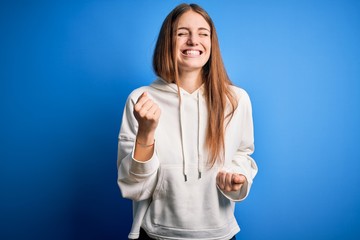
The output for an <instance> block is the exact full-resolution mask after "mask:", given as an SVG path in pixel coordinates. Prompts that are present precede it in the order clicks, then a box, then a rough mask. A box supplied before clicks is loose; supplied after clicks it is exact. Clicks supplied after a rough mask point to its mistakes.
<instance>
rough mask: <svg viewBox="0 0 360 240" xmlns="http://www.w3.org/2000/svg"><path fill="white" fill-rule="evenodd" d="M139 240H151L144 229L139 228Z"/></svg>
mask: <svg viewBox="0 0 360 240" xmlns="http://www.w3.org/2000/svg"><path fill="white" fill-rule="evenodd" d="M138 239H139V240H152V239H153V238H151V237H149V235H147V233H146V232H145V230H144V229H142V228H140V236H139V238H138ZM229 240H236V237H235V236H233V237H232V238H231V239H229Z"/></svg>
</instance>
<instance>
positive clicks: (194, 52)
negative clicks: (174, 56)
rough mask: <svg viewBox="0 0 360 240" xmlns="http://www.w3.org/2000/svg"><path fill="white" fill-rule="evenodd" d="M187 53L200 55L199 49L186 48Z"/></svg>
mask: <svg viewBox="0 0 360 240" xmlns="http://www.w3.org/2000/svg"><path fill="white" fill-rule="evenodd" d="M185 54H186V55H191V56H198V55H200V51H197V50H186V51H185Z"/></svg>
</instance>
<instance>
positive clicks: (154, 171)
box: [117, 78, 257, 240]
mask: <svg viewBox="0 0 360 240" xmlns="http://www.w3.org/2000/svg"><path fill="white" fill-rule="evenodd" d="M230 88H231V89H232V91H233V92H234V93H235V95H236V96H237V99H238V107H237V109H236V110H235V113H234V115H233V117H232V119H231V121H230V122H229V123H228V125H227V126H226V130H225V151H224V153H225V155H224V156H225V157H224V161H223V164H221V165H220V164H215V165H214V166H213V167H210V166H209V164H208V163H207V159H208V155H207V150H206V147H205V136H206V127H207V115H208V111H207V106H206V101H205V96H204V86H203V85H202V86H201V87H200V88H199V89H197V90H196V91H194V92H193V93H188V92H186V91H185V90H183V89H181V88H180V95H181V101H179V96H178V88H177V86H176V84H173V83H171V84H169V83H167V82H165V81H164V80H162V79H160V78H158V79H157V80H155V81H154V82H153V83H152V84H151V85H150V86H144V87H140V88H138V89H136V90H134V91H133V92H132V93H131V94H130V95H129V97H128V99H127V102H126V106H125V109H124V113H123V118H122V124H121V129H120V133H119V141H118V160H117V166H118V185H119V187H120V190H121V193H122V196H123V197H124V198H128V199H131V200H133V224H132V228H131V232H130V234H129V239H137V238H138V237H139V230H140V227H142V228H143V229H144V230H145V231H146V232H147V234H148V235H149V236H150V237H151V238H154V239H199V240H200V239H207V240H211V239H213V240H215V239H216V240H228V239H230V238H231V237H232V236H234V235H235V234H236V233H238V232H239V231H240V228H239V226H238V224H237V221H236V219H235V216H234V207H235V202H236V201H241V200H243V199H245V198H246V196H247V195H248V194H249V191H250V187H251V185H252V182H253V178H254V177H255V175H256V174H257V165H256V163H255V161H254V160H253V159H252V158H251V157H250V155H251V154H252V153H253V151H254V138H253V121H252V109H251V103H250V99H249V96H248V94H247V93H246V92H245V91H244V90H243V89H241V88H238V87H235V86H230ZM144 91H146V92H148V94H149V96H150V97H151V98H152V99H153V101H154V102H155V103H157V104H158V106H159V107H160V109H161V116H160V119H159V123H158V127H157V129H156V132H155V145H154V146H155V149H154V154H153V156H152V157H151V159H149V160H148V161H146V162H140V161H137V160H136V159H134V155H133V152H134V142H135V139H136V133H137V128H138V123H137V121H136V119H135V117H134V115H133V110H134V105H135V103H136V101H137V99H138V98H139V96H140V95H141V94H142V93H143V92H144ZM179 102H180V104H179ZM219 171H227V172H234V173H239V174H243V175H244V176H245V177H246V179H247V185H244V186H243V187H242V188H241V190H239V191H237V192H223V191H221V190H220V189H219V188H218V187H217V185H216V175H217V173H218V172H219Z"/></svg>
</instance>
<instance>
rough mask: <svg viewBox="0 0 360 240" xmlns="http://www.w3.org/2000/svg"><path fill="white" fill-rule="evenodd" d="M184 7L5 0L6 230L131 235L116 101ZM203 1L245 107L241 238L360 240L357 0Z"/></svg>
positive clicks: (1, 74) (147, 72)
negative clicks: (246, 159) (251, 161)
mask: <svg viewBox="0 0 360 240" xmlns="http://www.w3.org/2000/svg"><path fill="white" fill-rule="evenodd" d="M178 3H180V1H146V0H143V1H115V0H113V1H95V0H93V1H91V0H89V1H23V2H21V1H2V2H1V3H0V31H1V34H0V36H1V37H0V44H1V45H0V70H1V71H0V80H1V81H0V104H1V105H0V106H1V118H0V187H1V188H0V190H1V192H0V194H1V195H0V197H1V199H0V200H1V206H0V211H1V212H0V221H1V223H0V239H126V237H127V234H128V231H129V229H130V225H131V219H132V216H131V202H130V201H129V200H126V199H122V198H121V195H120V191H119V189H118V187H117V183H116V176H117V170H116V154H117V135H118V131H119V128H120V124H121V116H122V111H123V107H124V104H125V100H126V97H127V95H128V94H129V93H130V91H131V90H133V89H134V88H136V87H139V86H141V85H147V84H149V83H151V82H152V81H153V80H154V78H155V76H154V74H153V72H152V68H151V57H152V51H153V48H154V45H155V41H156V38H157V34H158V31H159V29H160V25H161V23H162V21H163V19H164V18H165V16H166V15H167V14H168V13H169V12H170V11H171V9H173V7H175V6H176V5H177V4H178ZM197 3H199V4H200V5H201V6H203V7H204V8H205V9H206V10H207V11H208V12H209V14H210V15H211V16H212V18H213V20H214V22H215V25H216V28H217V31H218V35H219V40H220V47H221V50H222V55H223V59H224V62H225V64H226V67H227V70H228V73H229V76H230V78H231V79H232V81H233V82H234V83H235V84H236V85H238V86H240V87H243V88H244V89H246V90H247V91H248V93H249V94H250V97H251V99H252V103H253V114H254V121H255V144H256V151H255V154H254V155H253V157H254V158H255V160H256V161H257V163H258V166H259V174H258V176H257V177H256V179H255V182H254V184H253V188H252V191H251V194H250V196H249V197H248V199H246V200H245V201H244V202H242V203H240V204H237V208H236V216H237V219H238V221H239V224H240V225H241V228H242V231H241V232H240V233H239V234H238V239H240V240H248V239H256V240H261V239H278V240H283V239H284V240H285V239H299V240H300V239H360V186H359V185H360V174H359V172H360V153H359V142H360V141H359V140H360V139H359V138H360V127H359V125H360V117H359V115H360V107H359V102H360V3H359V1H347V0H329V1H321V0H320V1H316V0H305V1H295V0H294V1H291V0H289V1H265V0H263V1H261V0H253V1H250V0H243V1H227V0H224V1H215V0H213V1H205V0H204V1H197Z"/></svg>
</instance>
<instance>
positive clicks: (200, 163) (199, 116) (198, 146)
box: [197, 91, 203, 179]
mask: <svg viewBox="0 0 360 240" xmlns="http://www.w3.org/2000/svg"><path fill="white" fill-rule="evenodd" d="M200 101H201V98H200V91H198V92H197V102H198V142H197V150H198V173H199V176H198V177H199V179H200V178H201V173H202V161H201V160H202V156H201V153H200V149H201V147H202V145H201V143H202V141H201V139H200V138H201V134H200V124H201V121H200V119H201V116H203V115H202V114H203V113H202V110H203V109H202V104H201V103H200Z"/></svg>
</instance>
